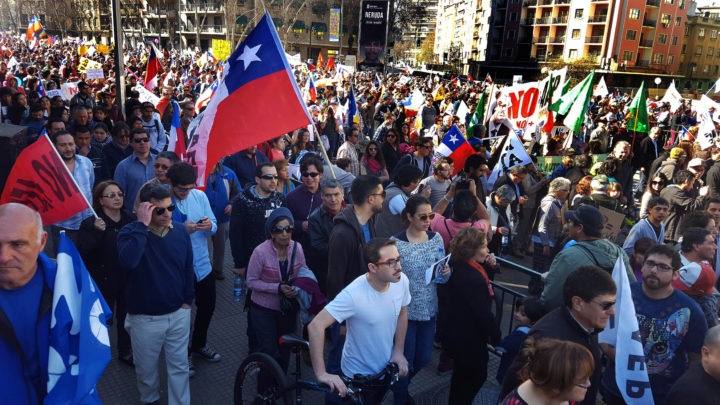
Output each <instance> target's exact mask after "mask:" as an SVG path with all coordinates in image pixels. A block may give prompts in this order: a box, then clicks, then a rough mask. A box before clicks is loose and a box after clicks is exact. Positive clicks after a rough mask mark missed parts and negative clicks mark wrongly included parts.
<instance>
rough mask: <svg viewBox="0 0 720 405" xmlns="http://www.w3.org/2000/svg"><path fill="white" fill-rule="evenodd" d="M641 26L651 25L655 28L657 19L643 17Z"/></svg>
mask: <svg viewBox="0 0 720 405" xmlns="http://www.w3.org/2000/svg"><path fill="white" fill-rule="evenodd" d="M643 27H653V28H655V27H657V20H649V19H644V20H643Z"/></svg>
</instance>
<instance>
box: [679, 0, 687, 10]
mask: <svg viewBox="0 0 720 405" xmlns="http://www.w3.org/2000/svg"><path fill="white" fill-rule="evenodd" d="M678 7H680V9H683V8H685V0H680V5H679V6H678Z"/></svg>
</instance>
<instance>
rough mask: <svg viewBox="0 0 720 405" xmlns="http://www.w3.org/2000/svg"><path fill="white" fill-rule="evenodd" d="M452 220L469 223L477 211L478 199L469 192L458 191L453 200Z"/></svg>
mask: <svg viewBox="0 0 720 405" xmlns="http://www.w3.org/2000/svg"><path fill="white" fill-rule="evenodd" d="M452 209H453V219H455V220H456V221H458V222H470V220H471V218H472V216H473V214H475V212H476V211H477V209H478V198H477V196H476V195H475V194H473V192H472V191H470V190H460V191H458V192H457V194H455V198H454V199H453V208H452Z"/></svg>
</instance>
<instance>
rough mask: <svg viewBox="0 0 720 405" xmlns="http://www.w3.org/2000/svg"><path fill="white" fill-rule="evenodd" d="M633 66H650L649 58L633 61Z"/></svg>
mask: <svg viewBox="0 0 720 405" xmlns="http://www.w3.org/2000/svg"><path fill="white" fill-rule="evenodd" d="M635 67H650V59H645V60H639V61H637V62H635Z"/></svg>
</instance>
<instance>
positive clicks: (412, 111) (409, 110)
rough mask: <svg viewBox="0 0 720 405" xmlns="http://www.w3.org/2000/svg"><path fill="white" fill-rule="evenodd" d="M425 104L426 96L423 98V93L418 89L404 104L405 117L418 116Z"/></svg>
mask: <svg viewBox="0 0 720 405" xmlns="http://www.w3.org/2000/svg"><path fill="white" fill-rule="evenodd" d="M424 103H425V96H423V94H422V92H420V90H418V89H415V90H413V92H412V94H410V98H408V99H407V100H405V101H403V102H402V104H403V105H404V106H405V116H406V117H414V116H415V115H417V113H418V112H419V111H420V109H421V108H422V106H423V104H424Z"/></svg>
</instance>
